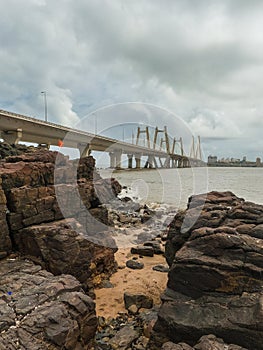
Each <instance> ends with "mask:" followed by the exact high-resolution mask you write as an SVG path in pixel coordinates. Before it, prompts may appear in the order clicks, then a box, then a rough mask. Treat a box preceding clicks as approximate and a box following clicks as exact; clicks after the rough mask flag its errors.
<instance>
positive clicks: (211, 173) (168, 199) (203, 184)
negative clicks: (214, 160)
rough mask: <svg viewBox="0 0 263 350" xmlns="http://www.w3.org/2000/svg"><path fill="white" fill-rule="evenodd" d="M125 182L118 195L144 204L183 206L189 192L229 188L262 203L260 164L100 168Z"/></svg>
mask: <svg viewBox="0 0 263 350" xmlns="http://www.w3.org/2000/svg"><path fill="white" fill-rule="evenodd" d="M100 173H101V176H102V177H109V176H112V177H115V178H116V179H117V180H118V181H119V182H120V183H121V185H122V186H125V187H126V188H125V189H124V191H123V193H122V195H127V196H131V197H133V198H134V199H135V200H138V201H140V202H141V203H146V204H148V205H150V204H152V203H158V204H160V205H162V204H165V205H171V206H173V207H175V208H177V209H179V208H181V209H183V208H185V207H186V204H187V201H188V198H189V196H191V195H193V194H199V193H205V192H208V191H214V190H215V191H232V192H233V193H234V194H235V195H237V196H238V197H242V198H244V199H245V200H248V201H252V202H255V203H259V204H263V168H241V167H238V168H233V167H232V168H230V167H229V168H228V167H224V168H218V167H217V168H216V167H215V168H213V167H201V168H182V169H145V170H144V169H142V170H119V171H114V172H113V171H112V170H109V169H105V170H101V171H100Z"/></svg>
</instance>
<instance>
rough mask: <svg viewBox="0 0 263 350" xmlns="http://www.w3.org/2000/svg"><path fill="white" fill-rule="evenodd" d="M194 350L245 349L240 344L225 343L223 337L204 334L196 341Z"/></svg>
mask: <svg viewBox="0 0 263 350" xmlns="http://www.w3.org/2000/svg"><path fill="white" fill-rule="evenodd" d="M251 345H252V344H251ZM194 349H196V350H214V349H216V350H225V349H228V350H247V349H246V348H242V347H241V346H238V345H234V344H229V345H227V344H225V343H224V341H223V339H220V338H217V337H216V336H215V335H213V334H210V335H204V336H203V337H201V338H200V339H199V341H198V343H197V344H196V345H195V346H194Z"/></svg>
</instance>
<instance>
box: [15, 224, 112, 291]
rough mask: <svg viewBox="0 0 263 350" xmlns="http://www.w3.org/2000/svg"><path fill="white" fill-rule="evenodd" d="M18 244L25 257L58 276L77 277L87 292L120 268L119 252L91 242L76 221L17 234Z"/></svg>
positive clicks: (40, 226)
mask: <svg viewBox="0 0 263 350" xmlns="http://www.w3.org/2000/svg"><path fill="white" fill-rule="evenodd" d="M14 242H15V243H16V246H17V248H18V250H19V251H20V252H21V253H22V254H24V255H27V256H31V257H32V256H34V257H36V258H38V259H39V260H40V262H43V266H44V267H45V268H46V269H47V270H48V271H50V272H52V273H53V274H55V275H59V274H63V273H66V274H71V275H72V276H75V277H76V278H77V279H78V280H79V281H80V282H81V283H82V284H83V287H84V288H85V289H87V286H88V284H89V282H90V281H91V280H92V278H94V277H95V276H96V275H98V274H100V273H104V277H107V276H109V275H111V274H112V272H113V271H115V269H116V265H115V260H114V252H115V251H116V249H111V248H108V247H103V246H99V245H96V244H94V243H93V242H91V241H90V240H89V239H88V237H86V236H85V234H84V233H83V228H82V227H81V225H80V224H79V223H78V222H77V221H76V220H75V219H65V220H60V221H56V222H51V223H46V224H41V225H34V226H30V227H28V228H25V229H22V230H20V231H18V232H17V233H16V234H15V235H14ZM98 266H100V267H99V268H98Z"/></svg>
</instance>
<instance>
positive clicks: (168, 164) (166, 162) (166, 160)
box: [164, 157, 171, 169]
mask: <svg viewBox="0 0 263 350" xmlns="http://www.w3.org/2000/svg"><path fill="white" fill-rule="evenodd" d="M170 161H171V158H170V157H167V158H166V159H165V162H164V167H165V168H167V169H169V168H170V167H171V163H170Z"/></svg>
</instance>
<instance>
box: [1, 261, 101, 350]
mask: <svg viewBox="0 0 263 350" xmlns="http://www.w3.org/2000/svg"><path fill="white" fill-rule="evenodd" d="M0 285H1V291H2V293H1V294H3V293H4V295H1V299H0V305H1V321H0V349H1V350H2V349H10V350H11V349H21V350H28V349H32V350H33V349H34V350H42V349H47V348H49V349H54V350H59V349H62V348H65V349H80V350H86V349H89V348H91V346H92V344H93V338H94V336H95V331H96V327H97V320H96V315H95V304H94V302H93V301H92V299H91V298H89V297H88V296H87V295H85V294H84V293H83V291H82V290H81V285H80V283H79V282H78V281H77V280H76V279H75V278H74V277H72V276H70V275H61V276H57V277H56V276H53V275H52V274H51V273H49V272H47V271H45V270H42V269H41V267H40V266H37V265H34V264H33V263H31V262H27V261H24V260H22V259H20V260H19V259H12V260H10V259H4V260H2V261H1V264H0ZM7 291H9V293H7ZM9 294H10V295H9Z"/></svg>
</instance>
